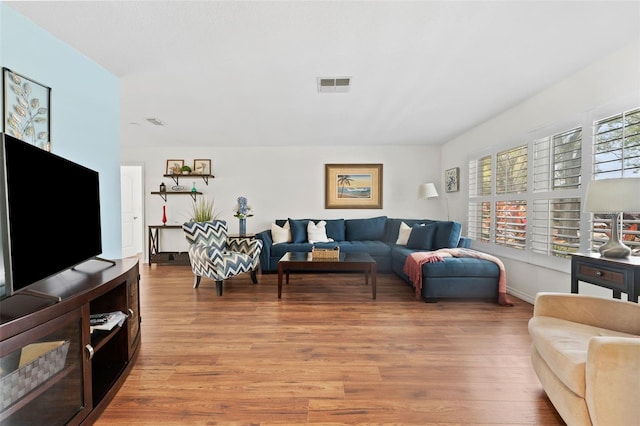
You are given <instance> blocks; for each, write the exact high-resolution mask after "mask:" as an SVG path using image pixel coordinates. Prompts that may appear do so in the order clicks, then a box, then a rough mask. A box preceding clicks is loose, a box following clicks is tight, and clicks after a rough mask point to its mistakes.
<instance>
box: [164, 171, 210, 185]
mask: <svg viewBox="0 0 640 426" xmlns="http://www.w3.org/2000/svg"><path fill="white" fill-rule="evenodd" d="M164 177H166V178H171V179H173V181H174V182H175V183H176V185H180V178H186V179H188V178H193V177H195V178H202V180H203V181H204V183H206V184H207V185H209V178H211V179H213V178H215V176H213V175H197V174H194V173H189V174H188V175H176V174H173V175H164Z"/></svg>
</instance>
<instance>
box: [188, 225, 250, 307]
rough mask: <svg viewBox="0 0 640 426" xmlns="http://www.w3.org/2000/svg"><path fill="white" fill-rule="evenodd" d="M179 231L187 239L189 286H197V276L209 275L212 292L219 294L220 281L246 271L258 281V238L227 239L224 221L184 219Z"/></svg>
mask: <svg viewBox="0 0 640 426" xmlns="http://www.w3.org/2000/svg"><path fill="white" fill-rule="evenodd" d="M182 230H183V231H184V233H185V237H186V238H187V241H188V242H189V261H190V262H191V270H192V271H193V273H194V275H195V279H194V281H193V288H198V286H199V285H200V278H202V277H206V278H210V279H212V280H215V282H216V293H217V294H218V296H222V283H223V281H224V280H225V279H226V278H230V277H233V276H235V275H238V274H241V273H243V272H250V273H251V281H252V282H253V283H254V284H257V283H258V279H257V277H256V271H257V269H258V266H259V264H260V251H261V250H262V241H261V240H258V239H249V238H240V239H235V238H234V239H231V240H229V239H227V222H225V221H224V220H214V221H211V222H186V223H184V224H182Z"/></svg>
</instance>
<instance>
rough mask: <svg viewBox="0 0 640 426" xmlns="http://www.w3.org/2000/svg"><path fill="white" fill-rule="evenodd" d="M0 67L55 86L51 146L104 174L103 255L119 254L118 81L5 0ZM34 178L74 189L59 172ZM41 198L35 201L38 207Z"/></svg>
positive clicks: (72, 239)
mask: <svg viewBox="0 0 640 426" xmlns="http://www.w3.org/2000/svg"><path fill="white" fill-rule="evenodd" d="M0 65H2V66H3V67H6V68H9V69H11V70H13V71H15V72H17V73H18V74H21V75H24V76H25V77H28V78H30V79H32V80H34V81H37V82H39V83H41V84H44V85H46V86H49V87H51V142H52V143H51V150H52V152H53V153H55V154H57V155H60V156H62V157H65V158H68V159H69V160H71V161H75V162H76V163H79V164H82V165H84V166H86V167H89V168H91V169H93V170H96V171H98V172H99V174H100V199H101V209H102V212H101V216H102V217H101V220H102V248H103V253H102V257H106V258H111V259H115V258H120V257H121V253H122V243H121V240H122V237H121V218H120V217H121V213H120V130H119V113H120V110H119V109H120V106H119V103H120V102H119V99H120V94H119V81H118V79H117V78H116V76H114V75H113V74H111V73H109V72H108V71H107V70H105V69H104V68H102V67H101V66H99V65H97V64H96V63H95V62H93V61H91V60H90V59H89V58H87V57H85V56H84V55H82V54H81V53H79V52H78V51H76V50H74V49H73V48H71V47H70V46H69V45H67V44H65V43H63V42H62V41H60V40H59V39H57V38H55V37H54V36H53V35H51V34H50V33H48V32H46V31H44V30H43V29H42V28H40V27H38V26H37V25H35V24H34V23H33V22H31V21H30V20H28V19H27V18H25V17H24V16H22V15H21V14H19V13H17V12H16V11H15V10H13V9H11V7H9V6H7V5H6V4H4V3H0ZM0 121H2V120H0ZM0 126H3V124H0ZM34 180H35V182H36V184H38V182H40V183H41V184H49V185H51V187H52V188H55V189H56V190H69V191H73V185H69V183H68V182H59V181H57V180H56V177H55V176H40V175H38V173H37V172H35V173H34ZM25 196H28V191H27V192H26V193H25ZM78 197H82V194H78ZM37 202H38V200H34V203H35V204H36V206H37ZM39 207H40V208H42V212H43V213H42V215H43V219H44V218H46V211H47V209H52V208H57V209H64V206H39ZM78 214H82V212H75V211H70V212H69V223H70V224H71V223H72V222H73V217H74V215H78ZM51 226H64V224H51ZM70 229H72V228H70ZM81 238H82V234H81V232H79V233H78V234H77V235H73V234H70V235H69V241H65V242H61V249H63V248H64V244H79V243H80V240H81Z"/></svg>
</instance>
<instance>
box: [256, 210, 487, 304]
mask: <svg viewBox="0 0 640 426" xmlns="http://www.w3.org/2000/svg"><path fill="white" fill-rule="evenodd" d="M321 220H322V221H324V222H325V224H324V228H325V229H326V237H327V238H328V239H331V240H332V241H328V242H313V243H312V242H309V235H308V234H307V226H308V223H309V221H313V223H314V224H319V223H320V221H321ZM432 224H433V225H434V226H430V227H429V229H430V233H429V235H420V234H421V231H422V230H423V229H425V230H426V227H424V226H422V225H432ZM285 226H288V228H289V230H290V237H289V238H288V239H287V241H286V242H285V241H282V242H276V243H274V239H273V237H274V236H275V235H272V231H274V232H275V231H278V234H279V235H281V231H282V230H283V227H285ZM274 227H275V229H274ZM401 227H402V229H403V232H404V236H405V237H406V236H407V232H408V230H407V228H411V230H410V237H409V241H406V244H396V243H397V242H399V237H400V233H401ZM414 229H416V230H415V231H414ZM460 231H461V225H460V224H459V223H457V222H450V221H436V220H430V219H398V218H388V217H386V216H378V217H372V218H363V219H291V218H289V219H278V220H276V221H275V222H274V225H272V228H271V229H268V230H264V231H262V232H259V233H257V234H256V238H258V239H260V240H262V244H263V247H262V251H261V253H260V265H261V269H262V272H263V273H274V272H277V270H278V261H279V260H280V258H281V257H282V256H283V255H284V254H285V253H286V252H290V251H291V252H310V251H311V250H312V248H313V247H314V245H315V246H316V247H319V248H332V247H335V246H339V247H340V251H341V252H344V253H355V252H360V253H362V252H364V253H369V254H370V255H371V257H373V258H374V259H375V260H376V263H377V270H378V272H381V273H395V274H397V275H398V276H399V277H401V278H402V279H403V280H404V281H405V282H407V283H408V284H409V285H412V284H411V281H410V280H409V277H408V276H407V275H406V274H405V273H404V272H403V269H404V262H405V260H406V258H407V256H408V255H409V254H410V253H412V252H415V251H431V250H437V249H440V248H454V247H467V248H468V247H470V244H471V240H470V239H468V238H466V237H463V236H461V235H460ZM400 242H401V243H404V242H405V241H400ZM499 276H500V271H499V268H498V266H497V265H496V264H495V263H493V262H491V261H488V260H484V259H475V258H445V259H444V261H443V262H435V263H425V264H424V265H423V266H422V277H423V278H422V298H423V299H424V300H425V301H427V302H434V301H437V299H440V298H469V297H472V298H483V299H492V300H494V299H497V297H498V279H499Z"/></svg>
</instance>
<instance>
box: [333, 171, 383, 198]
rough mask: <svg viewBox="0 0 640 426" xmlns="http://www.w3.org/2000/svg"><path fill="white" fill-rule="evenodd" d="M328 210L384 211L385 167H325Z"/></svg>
mask: <svg viewBox="0 0 640 426" xmlns="http://www.w3.org/2000/svg"><path fill="white" fill-rule="evenodd" d="M325 208H326V209H381V208H382V164H325Z"/></svg>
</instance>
